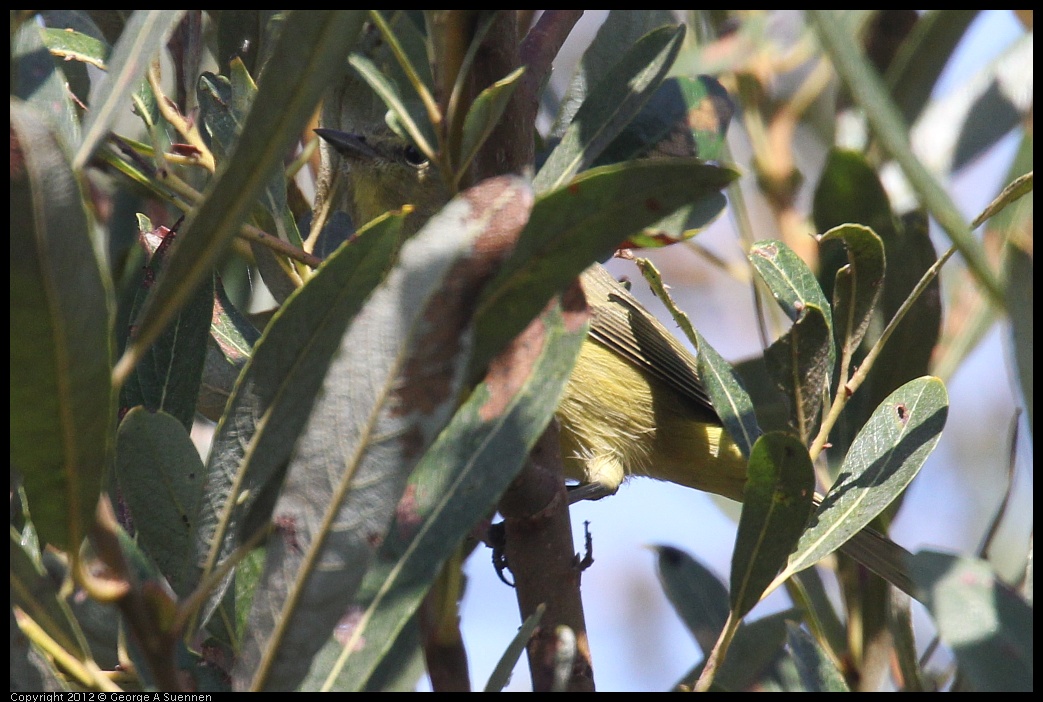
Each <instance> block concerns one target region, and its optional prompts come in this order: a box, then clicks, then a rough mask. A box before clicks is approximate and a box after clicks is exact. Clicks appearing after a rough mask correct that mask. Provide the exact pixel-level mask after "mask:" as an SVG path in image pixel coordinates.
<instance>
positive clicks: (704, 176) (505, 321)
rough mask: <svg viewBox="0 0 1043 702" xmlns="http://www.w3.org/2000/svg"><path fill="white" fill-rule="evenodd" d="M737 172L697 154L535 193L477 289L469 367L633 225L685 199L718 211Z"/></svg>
mask: <svg viewBox="0 0 1043 702" xmlns="http://www.w3.org/2000/svg"><path fill="white" fill-rule="evenodd" d="M737 175H738V174H736V173H735V172H734V171H732V170H729V169H725V168H719V167H717V166H711V165H708V164H703V163H699V162H697V161H696V160H695V159H675V160H669V161H645V162H631V163H626V164H618V165H612V166H604V167H601V168H596V169H592V170H590V171H588V172H586V173H583V174H582V175H580V176H579V177H577V178H576V179H575V180H573V181H572V182H571V183H570V184H569V185H568V186H566V187H564V188H561V189H559V190H556V191H554V192H550V193H546V194H544V195H542V196H540V197H539V198H538V199H537V201H536V205H535V207H534V208H533V211H532V215H531V216H530V218H529V223H528V224H527V225H526V227H525V230H524V231H523V232H522V235H521V237H520V239H519V240H518V244H517V246H516V247H515V251H514V254H513V255H512V256H511V258H510V260H508V261H507V262H506V263H505V264H504V266H503V267H502V268H501V270H500V272H499V274H498V275H497V276H496V278H495V279H493V280H492V281H490V283H489V285H488V286H487V287H486V288H485V290H484V291H483V292H482V297H481V300H480V301H479V308H478V312H477V313H476V317H477V322H476V329H477V341H476V343H477V348H476V350H475V357H474V365H473V366H472V374H473V375H478V374H479V373H480V371H481V369H482V368H484V365H485V364H486V363H488V361H489V359H490V358H492V356H493V355H494V354H495V353H496V352H497V351H498V350H499V348H501V347H502V346H503V344H505V343H506V342H507V341H508V340H510V339H512V338H514V336H515V335H516V334H517V333H518V332H519V331H521V330H522V329H523V328H524V327H525V326H526V325H527V324H528V323H529V320H531V319H532V318H533V316H535V314H536V313H537V312H538V311H539V310H540V309H542V308H543V306H544V305H545V304H546V303H547V301H548V300H549V299H550V297H551V296H552V295H554V294H555V293H557V292H559V291H560V290H562V289H563V288H564V287H565V286H566V285H568V284H569V283H570V282H571V281H572V280H573V279H575V278H576V277H577V276H578V275H579V274H580V273H581V272H582V271H583V270H584V269H585V268H587V267H588V266H590V265H591V264H592V263H594V262H595V261H599V260H604V259H606V258H608V256H610V255H611V253H612V252H613V251H614V250H615V248H616V247H617V246H618V245H619V243H620V242H622V241H623V240H624V239H626V237H627V236H628V235H630V234H632V233H633V232H634V230H635V229H639V228H640V227H642V226H644V225H645V224H648V223H651V222H653V221H656V220H657V219H659V218H661V217H662V216H663V215H664V214H665V213H668V212H670V211H672V210H675V209H677V208H678V207H681V206H682V205H684V204H686V203H691V202H704V203H706V204H707V207H708V209H713V210H714V214H716V213H717V212H718V211H720V209H721V208H722V207H723V206H724V204H725V201H724V196H723V195H721V194H720V192H719V190H720V189H721V188H723V187H724V186H725V185H727V184H728V183H730V182H731V181H732V180H734V179H735V178H736V177H737Z"/></svg>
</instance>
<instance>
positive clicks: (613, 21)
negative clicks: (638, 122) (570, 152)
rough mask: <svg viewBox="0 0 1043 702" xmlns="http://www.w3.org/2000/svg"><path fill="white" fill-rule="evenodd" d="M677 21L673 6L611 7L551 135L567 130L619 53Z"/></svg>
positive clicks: (584, 55)
mask: <svg viewBox="0 0 1043 702" xmlns="http://www.w3.org/2000/svg"><path fill="white" fill-rule="evenodd" d="M676 24H677V18H676V17H675V16H674V15H673V13H671V12H670V10H611V11H610V12H609V13H608V17H607V18H606V19H605V21H604V22H603V23H602V25H601V27H600V28H599V29H598V33H597V34H596V35H594V39H593V40H592V41H591V42H590V46H588V47H587V50H586V51H584V52H583V58H582V59H580V62H579V65H578V66H577V67H576V72H575V73H574V74H573V75H572V79H571V80H570V81H569V87H568V88H567V89H566V90H565V96H564V97H563V98H562V101H561V107H560V109H559V110H558V114H557V116H556V117H555V118H554V126H553V128H552V129H551V135H552V136H554V137H560V136H561V135H562V134H563V133H564V132H565V129H566V127H568V126H569V125H570V124H571V123H572V121H573V118H574V117H575V115H576V111H577V110H578V109H579V107H580V105H582V104H583V102H584V101H585V100H586V99H587V96H588V95H589V94H590V91H591V90H592V89H593V87H594V86H595V85H597V84H598V83H599V82H601V80H603V79H604V78H606V77H607V76H608V75H609V74H610V72H611V71H612V70H613V69H614V67H615V64H616V62H617V61H619V57H620V56H622V55H623V54H625V53H626V52H627V51H629V50H630V49H631V48H632V47H633V46H634V44H636V43H637V42H638V40H640V39H641V37H643V36H645V35H646V34H648V33H649V32H651V31H652V30H654V29H658V28H660V27H662V26H664V25H671V26H672V25H676Z"/></svg>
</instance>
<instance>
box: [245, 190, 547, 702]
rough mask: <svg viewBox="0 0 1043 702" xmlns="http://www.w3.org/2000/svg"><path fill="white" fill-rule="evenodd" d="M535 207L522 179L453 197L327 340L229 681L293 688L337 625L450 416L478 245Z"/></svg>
mask: <svg viewBox="0 0 1043 702" xmlns="http://www.w3.org/2000/svg"><path fill="white" fill-rule="evenodd" d="M531 204H532V195H531V190H530V189H529V186H528V184H527V183H525V182H524V181H522V180H521V179H519V178H496V179H490V180H486V181H484V182H483V183H481V184H479V185H478V186H476V187H475V188H472V189H471V190H468V191H466V192H465V193H462V194H461V195H460V196H459V197H457V198H456V199H454V200H453V201H452V202H450V203H449V205H447V206H446V207H445V208H444V209H442V211H441V212H440V213H439V214H438V215H436V216H435V217H433V218H432V219H431V220H430V221H429V222H428V223H427V224H426V225H425V226H424V227H423V228H422V229H421V230H420V232H418V233H417V234H416V236H414V237H412V238H410V239H409V240H408V241H407V242H406V243H405V244H404V245H403V246H402V249H401V254H400V256H399V259H398V262H397V263H396V265H395V266H394V268H392V269H391V271H390V273H388V275H387V277H386V278H385V279H384V281H383V282H382V283H381V284H380V285H379V286H378V287H377V288H376V289H375V290H374V292H373V294H372V295H371V296H370V298H369V300H368V301H367V302H366V304H365V306H364V307H363V308H362V309H361V310H360V312H359V314H357V315H355V316H354V318H353V319H352V320H351V322H350V324H349V326H348V327H347V329H346V331H345V332H344V334H343V336H340V337H338V338H334V339H333V341H334V342H336V345H335V346H334V347H333V348H331V349H329V352H330V353H329V356H332V358H330V360H329V361H328V364H329V366H328V368H329V370H328V371H327V372H325V373H324V374H323V375H322V376H320V377H319V378H318V380H319V389H318V391H317V392H316V393H314V395H317V397H315V399H314V404H313V406H312V407H311V411H310V415H309V416H308V417H307V421H306V422H305V424H304V426H303V427H302V428H301V430H300V432H299V435H297V436H296V437H295V440H294V441H293V444H294V445H293V454H292V456H290V463H289V465H288V466H287V468H286V473H285V482H284V483H283V485H282V489H281V491H280V492H279V494H278V497H277V500H276V501H275V503H274V510H273V511H274V522H275V533H274V534H273V535H272V537H271V538H270V539H269V540H268V543H267V548H266V561H265V569H264V572H263V574H262V576H261V580H260V582H259V583H258V585H257V590H256V592H255V594H254V597H253V605H252V609H251V613H250V621H249V622H248V624H247V627H248V630H249V631H250V636H249V637H248V638H247V640H246V642H245V643H244V648H243V651H242V655H241V657H240V658H239V660H238V661H237V663H236V666H235V668H234V670H233V680H234V681H235V685H236V686H237V687H239V688H246V687H249V688H251V689H296V688H297V686H298V685H299V684H300V683H301V681H302V680H303V679H304V678H305V676H306V674H307V672H308V669H309V667H310V665H311V661H312V658H313V656H314V655H315V654H316V653H317V652H318V651H319V649H320V648H321V647H322V646H323V644H325V642H326V641H327V639H328V637H329V636H330V634H331V633H332V632H333V630H334V628H335V627H336V626H337V624H338V622H339V620H340V619H341V617H342V616H344V614H345V612H346V611H347V609H348V606H349V605H350V603H351V602H352V600H353V598H354V596H355V593H356V591H357V589H358V587H359V585H360V584H361V582H362V578H363V575H364V574H365V571H366V569H367V568H368V566H369V565H370V563H371V561H372V559H373V557H374V556H375V555H376V552H377V550H378V549H379V546H380V544H381V543H382V542H383V541H384V539H385V538H386V534H387V530H388V527H389V526H390V523H391V519H392V517H393V515H394V514H395V509H396V505H397V504H398V502H399V500H400V498H401V497H402V493H403V491H404V490H405V487H406V481H407V479H408V477H409V475H410V473H411V472H412V471H413V469H414V468H415V467H416V465H417V463H418V462H419V460H420V459H421V458H422V457H423V454H424V452H425V451H426V449H427V448H428V446H429V445H430V444H431V443H432V442H434V440H435V439H436V437H437V435H438V433H439V432H440V431H441V430H442V429H443V427H444V425H445V424H446V423H447V422H448V420H449V419H450V417H451V415H452V412H453V410H454V409H455V408H456V405H457V402H458V393H459V392H460V390H461V386H462V382H463V378H464V374H465V371H466V368H467V362H468V352H469V350H470V338H471V327H470V320H471V316H470V311H471V310H473V309H474V307H473V304H474V296H475V295H476V293H477V290H478V289H479V287H480V286H481V285H482V283H483V282H484V279H485V277H486V276H488V275H489V266H488V259H487V256H488V251H487V250H486V248H484V247H487V246H488V244H489V242H488V241H487V237H500V236H502V234H503V233H504V231H505V228H506V231H507V232H512V230H513V233H514V234H516V233H517V232H518V231H520V230H521V228H522V226H523V225H524V222H525V221H526V218H527V216H528V211H529V208H530V207H531ZM497 240H498V239H497ZM308 287H310V284H309V286H305V288H304V289H307V288H308ZM293 299H298V298H293ZM327 307H328V305H327ZM276 319H278V316H277V317H276ZM274 323H275V322H274V321H273V325H274ZM263 345H264V342H263V340H262V342H261V343H260V344H259V345H258V351H257V352H255V355H254V360H255V361H256V359H257V358H258V356H259V353H260V348H262V347H263ZM309 372H310V373H314V371H309ZM320 372H321V370H320ZM282 404H283V403H278V404H277V405H276V408H280V405H282ZM290 404H294V405H295V407H294V408H293V409H295V410H299V409H300V404H299V401H295V402H293V403H290ZM272 411H273V412H274V411H275V408H273V410H272ZM239 438H240V440H242V438H243V437H242V436H240V437H239ZM284 455H285V454H284ZM260 516H261V515H260V514H256V515H254V519H255V520H256V519H258V518H259V517H260Z"/></svg>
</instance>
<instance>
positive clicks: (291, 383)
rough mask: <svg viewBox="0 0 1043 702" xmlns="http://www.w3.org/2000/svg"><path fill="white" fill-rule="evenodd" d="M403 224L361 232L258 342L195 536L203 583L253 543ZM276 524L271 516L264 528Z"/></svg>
mask: <svg viewBox="0 0 1043 702" xmlns="http://www.w3.org/2000/svg"><path fill="white" fill-rule="evenodd" d="M402 222H403V216H402V215H398V216H393V217H389V218H385V219H382V220H377V221H376V222H374V223H373V224H372V225H371V226H370V227H369V228H367V229H365V230H363V231H361V232H360V233H359V235H358V237H357V238H356V239H355V240H354V241H353V242H352V244H351V245H350V246H346V247H343V248H342V249H341V250H340V251H338V252H337V253H335V254H334V255H333V256H332V257H330V259H329V260H327V261H326V262H325V263H324V264H323V265H322V266H321V267H320V268H319V269H318V270H317V271H316V272H315V275H314V276H312V278H311V279H310V280H309V281H308V285H306V286H304V287H303V288H301V290H299V291H298V292H297V294H296V295H294V296H293V297H291V298H290V299H289V300H288V301H287V303H286V304H285V305H284V306H283V307H282V308H281V309H280V310H279V312H278V313H276V315H275V317H274V318H273V319H272V321H271V322H270V323H269V325H268V328H267V329H266V330H265V333H264V335H263V336H262V337H261V339H260V340H259V341H258V342H257V345H256V347H255V349H254V353H253V356H252V357H251V358H250V361H249V363H248V365H247V367H246V369H245V370H244V371H243V374H242V378H241V380H240V381H239V383H238V385H236V387H235V390H234V392H233V395H232V397H231V398H230V399H229V401H228V409H227V410H226V412H225V415H224V417H222V419H221V422H220V423H219V424H218V426H217V431H216V433H215V435H214V441H213V446H212V447H211V450H210V458H209V460H208V461H207V465H206V486H205V488H204V493H203V494H204V501H203V505H202V510H201V512H200V518H199V522H198V524H197V527H196V528H195V529H194V530H193V543H194V544H195V550H196V564H197V565H198V566H200V567H201V568H202V573H201V575H209V574H210V573H212V572H213V569H214V568H215V567H216V565H217V563H218V561H219V560H222V559H224V558H226V557H227V556H228V555H229V554H230V553H231V552H232V551H233V550H234V549H235V548H236V546H238V545H239V543H240V542H241V541H242V540H244V539H246V538H248V537H249V535H250V534H249V533H243V531H244V529H246V527H245V526H244V523H243V521H244V519H245V518H246V516H247V514H248V512H249V511H250V510H251V509H253V506H254V504H255V503H256V502H257V501H258V500H259V498H260V497H261V496H262V495H268V494H270V493H271V492H272V490H273V488H272V487H270V484H271V482H272V481H273V480H274V479H276V478H277V476H278V475H279V474H280V473H281V471H283V470H284V466H285V464H286V463H287V461H289V459H290V455H291V452H292V450H293V444H294V442H295V441H296V439H297V436H298V435H299V433H300V431H301V429H302V427H303V426H304V422H305V421H306V419H307V417H308V413H309V411H310V410H311V406H312V403H313V402H314V401H315V396H316V394H317V393H318V392H319V389H320V387H321V384H322V381H323V377H324V376H325V374H326V369H327V368H328V367H329V364H330V361H331V358H332V356H333V355H334V354H335V353H336V352H337V349H338V347H339V345H340V340H341V337H342V335H343V334H344V330H345V329H346V328H347V326H348V324H349V323H350V322H351V320H352V318H353V317H354V316H355V315H356V314H358V312H359V310H360V309H361V308H362V305H363V303H364V301H365V299H366V298H367V296H369V294H370V293H371V292H372V290H373V288H375V287H376V285H377V284H378V283H379V282H380V280H381V279H382V278H383V277H384V274H385V272H386V271H387V269H388V267H389V266H390V264H391V262H392V261H393V260H394V256H395V253H396V251H397V250H398V246H399V245H400V244H401V242H402V237H403V235H402ZM274 489H277V486H276V487H275V488H274ZM270 500H271V498H269V502H268V508H269V509H271V504H272V503H271V501H270ZM267 520H268V515H266V514H265V515H262V516H261V523H262V524H263V523H264V522H267ZM254 526H255V527H256V526H259V525H256V524H255V525H254ZM221 594H222V593H221V592H216V593H215V597H214V598H213V599H212V602H216V600H219V599H220V596H221Z"/></svg>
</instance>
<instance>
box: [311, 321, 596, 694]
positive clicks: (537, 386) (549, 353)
mask: <svg viewBox="0 0 1043 702" xmlns="http://www.w3.org/2000/svg"><path fill="white" fill-rule="evenodd" d="M542 320H543V324H542V325H541V326H540V329H541V332H542V334H543V335H544V336H543V338H538V337H536V336H534V335H529V336H527V337H526V343H528V344H530V345H531V346H532V348H533V355H534V358H533V361H532V362H533V367H532V368H531V370H530V371H529V373H528V375H527V377H526V376H521V374H520V372H521V369H518V368H514V369H512V375H515V374H518V382H519V385H518V386H517V387H496V386H490V385H488V384H483V385H481V386H479V387H478V388H477V389H476V390H475V391H474V392H473V393H472V395H471V397H470V398H469V399H468V401H467V402H466V403H465V404H464V405H463V407H461V408H460V410H459V411H458V412H457V413H456V415H455V416H454V418H453V421H452V422H451V423H450V424H449V426H448V427H446V429H445V431H443V432H442V434H441V435H440V436H439V437H438V441H437V442H436V443H435V444H434V445H433V446H432V447H431V449H430V450H429V451H428V452H427V453H426V454H425V456H424V458H423V460H421V462H420V464H419V465H418V466H417V468H416V470H415V471H414V472H413V475H412V476H411V477H410V481H409V486H408V487H407V489H406V497H405V498H404V499H403V501H402V502H401V503H400V504H399V507H398V510H397V512H396V523H395V524H394V526H393V527H392V529H391V531H390V533H389V535H388V539H387V540H386V541H385V542H384V544H383V547H382V549H381V553H380V555H379V559H378V561H377V562H376V563H374V565H373V567H372V568H371V569H370V572H369V573H367V575H366V580H365V582H364V584H363V588H362V590H361V592H360V601H361V602H360V609H361V613H360V614H359V615H358V616H357V619H356V621H355V622H354V626H353V627H352V629H351V634H350V636H348V637H345V636H343V635H340V636H339V637H338V639H339V640H334V641H331V644H329V645H327V649H331V648H332V650H326V651H324V652H323V654H320V655H319V656H317V657H316V661H315V665H314V666H313V667H312V674H311V677H312V678H313V679H314V684H313V685H312V684H308V683H306V684H305V685H304V687H305V689H311V688H313V687H314V688H319V687H321V688H322V689H326V690H329V689H334V690H342V691H343V690H357V689H362V688H363V687H364V686H365V685H366V682H367V680H368V679H369V678H370V676H371V675H373V673H374V671H375V668H376V665H377V664H378V663H379V662H380V661H381V659H382V658H383V657H384V656H385V655H386V654H387V652H388V651H389V650H390V648H391V646H392V644H393V642H394V641H395V640H396V637H397V636H398V634H399V632H400V631H401V630H402V628H403V627H404V626H405V625H406V623H407V622H408V621H409V619H410V618H411V617H412V616H413V615H414V613H415V612H416V611H417V608H418V607H419V606H420V603H421V601H422V598H423V596H424V594H425V593H426V592H427V590H428V588H429V586H430V584H431V582H432V580H433V578H434V577H435V576H436V574H437V573H438V571H439V569H440V568H441V567H442V564H443V563H445V561H446V559H448V558H449V557H450V556H451V555H452V554H453V552H454V550H455V549H456V548H457V545H458V544H459V543H460V542H461V540H462V539H463V537H464V536H466V535H467V533H468V532H469V531H470V530H471V529H472V528H473V526H474V524H475V523H476V522H477V521H478V520H480V519H482V518H483V516H484V515H486V514H488V513H489V512H490V510H493V509H495V505H496V503H497V502H498V500H499V498H500V496H501V495H502V494H503V492H504V491H505V490H506V489H507V487H508V485H510V482H511V481H512V480H513V479H514V476H515V475H516V474H517V472H518V470H519V469H520V468H521V466H522V463H523V462H524V460H525V458H526V456H528V453H529V451H530V450H531V448H532V447H533V445H535V443H536V441H537V440H538V439H539V437H540V436H541V435H542V433H543V430H544V429H545V428H546V425H547V423H548V422H549V421H550V418H551V416H552V415H553V414H554V411H555V409H556V408H557V405H558V398H559V396H560V395H561V392H562V390H563V389H564V387H565V383H566V381H567V380H568V377H569V375H570V374H571V372H572V365H573V360H574V358H575V356H576V354H577V353H578V352H579V347H580V345H581V344H582V343H583V340H584V339H585V338H586V328H585V327H580V328H578V329H577V328H575V323H574V322H570V321H569V320H568V319H567V318H566V319H563V318H562V315H561V312H560V311H559V310H553V311H552V312H550V313H548V314H545V315H544V316H543V317H542ZM537 347H541V348H539V350H537ZM537 354H538V355H537ZM319 676H321V677H319Z"/></svg>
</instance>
